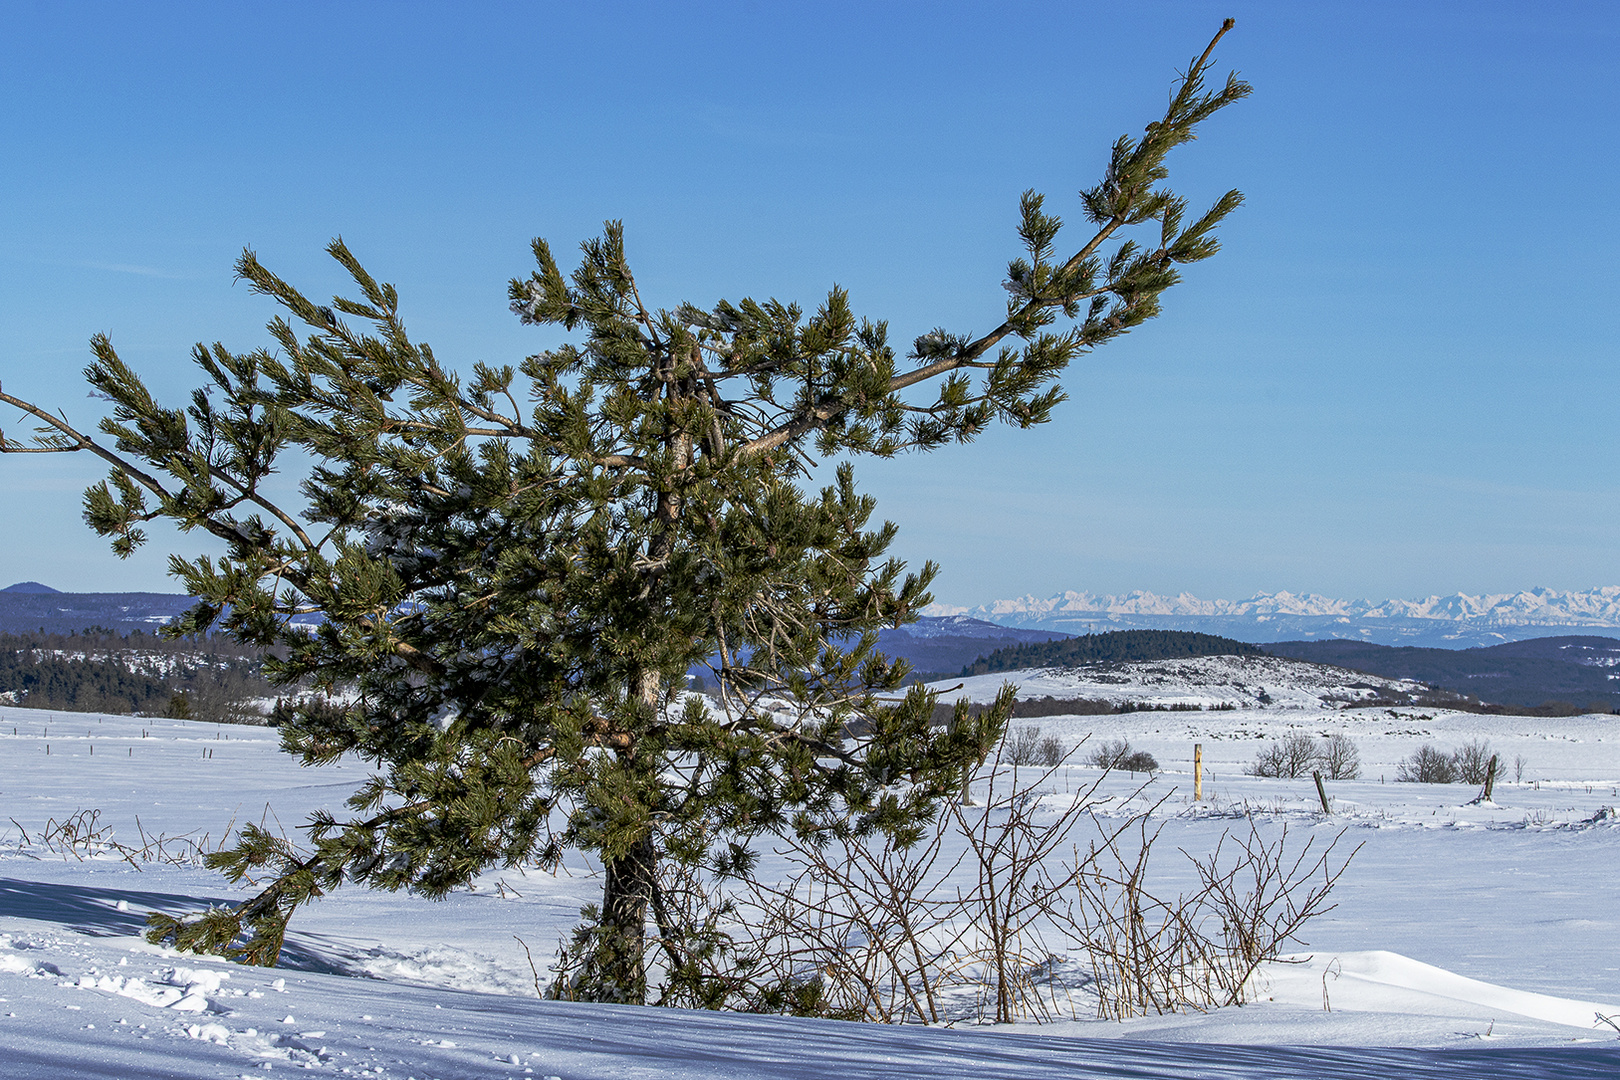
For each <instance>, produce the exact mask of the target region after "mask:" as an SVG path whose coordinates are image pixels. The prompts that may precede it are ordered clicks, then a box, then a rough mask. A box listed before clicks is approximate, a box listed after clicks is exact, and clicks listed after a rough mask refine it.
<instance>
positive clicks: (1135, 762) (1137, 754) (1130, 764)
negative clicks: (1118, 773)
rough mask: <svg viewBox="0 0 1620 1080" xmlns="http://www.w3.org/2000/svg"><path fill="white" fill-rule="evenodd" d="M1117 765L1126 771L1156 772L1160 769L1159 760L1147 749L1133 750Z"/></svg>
mask: <svg viewBox="0 0 1620 1080" xmlns="http://www.w3.org/2000/svg"><path fill="white" fill-rule="evenodd" d="M1117 767H1118V768H1121V769H1124V770H1125V771H1126V772H1133V773H1139V772H1145V773H1156V772H1158V771H1159V761H1158V759H1157V758H1155V757H1154V756H1153V755H1152V754H1150V753H1148V752H1147V751H1146V750H1133V751H1131V752H1130V753H1129V754H1126V755H1125V756H1124V757H1122V758H1120V759H1119V765H1118V766H1117Z"/></svg>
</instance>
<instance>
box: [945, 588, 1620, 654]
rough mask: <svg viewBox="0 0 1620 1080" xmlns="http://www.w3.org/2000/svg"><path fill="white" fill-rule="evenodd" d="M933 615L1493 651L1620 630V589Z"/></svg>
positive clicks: (1037, 602) (1135, 601)
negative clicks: (1506, 644) (1417, 642)
mask: <svg viewBox="0 0 1620 1080" xmlns="http://www.w3.org/2000/svg"><path fill="white" fill-rule="evenodd" d="M925 614H928V615H935V616H944V615H966V616H969V617H972V618H976V619H983V620H986V621H988V622H995V623H1001V624H1003V625H1007V626H1017V627H1039V628H1042V629H1051V630H1063V631H1067V632H1069V633H1085V632H1087V631H1090V630H1112V629H1128V628H1164V629H1178V630H1204V631H1206V632H1210V633H1227V634H1232V633H1237V634H1238V635H1239V636H1242V634H1243V632H1244V631H1245V630H1249V631H1251V632H1250V633H1249V635H1248V636H1249V638H1250V639H1251V640H1271V641H1276V640H1282V639H1283V638H1284V637H1287V636H1291V635H1292V636H1303V637H1326V636H1333V637H1360V638H1363V639H1365V640H1371V641H1383V642H1387V643H1395V642H1400V643H1411V642H1412V640H1413V639H1417V638H1425V639H1438V640H1440V641H1449V642H1453V643H1456V644H1487V643H1491V642H1495V641H1504V640H1515V639H1519V638H1524V637H1534V636H1539V635H1540V634H1542V633H1545V632H1546V631H1547V630H1549V629H1558V630H1562V631H1565V632H1567V631H1568V630H1570V629H1572V628H1586V629H1593V630H1602V629H1620V585H1605V586H1601V587H1599V588H1595V589H1587V590H1584V591H1563V590H1559V589H1543V588H1535V589H1528V590H1523V591H1520V592H1515V593H1487V594H1482V595H1479V596H1470V595H1468V594H1466V593H1454V594H1452V595H1450V596H1428V597H1424V598H1422V599H1418V600H1378V601H1373V600H1341V599H1335V598H1333V597H1329V596H1321V595H1319V594H1317V593H1291V592H1286V591H1285V592H1275V593H1257V594H1256V595H1254V596H1251V597H1249V598H1248V599H1246V600H1204V599H1201V598H1199V597H1196V596H1193V595H1192V594H1191V593H1185V592H1184V593H1179V594H1177V595H1175V596H1160V595H1158V594H1156V593H1151V592H1144V591H1141V590H1138V591H1135V592H1130V593H1125V594H1123V595H1106V594H1098V593H1090V592H1079V591H1073V590H1070V591H1066V592H1062V593H1058V594H1057V595H1055V596H1049V597H1045V598H1041V597H1036V596H1032V595H1031V596H1023V597H1018V598H1015V599H1009V600H996V601H992V602H991V603H988V604H981V605H979V606H978V607H974V608H966V607H961V606H952V605H946V604H934V605H932V606H931V607H929V608H928V609H927V610H926V611H925Z"/></svg>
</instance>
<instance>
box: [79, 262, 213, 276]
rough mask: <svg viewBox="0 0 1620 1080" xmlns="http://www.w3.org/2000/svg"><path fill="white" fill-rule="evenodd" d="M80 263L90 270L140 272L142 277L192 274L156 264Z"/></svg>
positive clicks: (118, 272)
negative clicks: (163, 267) (156, 265)
mask: <svg viewBox="0 0 1620 1080" xmlns="http://www.w3.org/2000/svg"><path fill="white" fill-rule="evenodd" d="M78 265H80V266H82V267H85V268H86V269H89V270H106V271H109V272H110V273H114V274H138V275H139V276H141V277H153V278H167V279H177V278H185V277H190V276H191V275H189V274H178V273H175V272H174V271H173V270H159V269H158V268H157V267H155V266H136V265H135V264H133V263H104V262H81V263H79V264H78Z"/></svg>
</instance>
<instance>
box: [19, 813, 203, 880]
mask: <svg viewBox="0 0 1620 1080" xmlns="http://www.w3.org/2000/svg"><path fill="white" fill-rule="evenodd" d="M10 820H11V823H12V824H13V825H15V826H16V827H17V832H18V834H19V835H20V836H21V839H20V840H19V841H18V845H17V846H18V850H20V851H29V850H33V849H36V848H37V849H39V850H42V851H46V852H49V853H50V854H52V855H60V856H62V858H63V860H64V861H65V860H67V859H76V860H78V861H79V862H83V861H84V860H86V859H94V858H100V857H102V856H107V855H116V856H117V857H119V858H121V859H123V860H124V861H125V862H127V863H129V864H130V865H131V866H133V867H134V868H135V869H136V870H140V869H141V864H142V863H154V862H155V863H164V864H167V865H169V866H201V865H203V858H204V856H206V855H207V854H208V853H209V852H210V851H212V850H213V847H212V846H211V845H210V842H209V841H210V835H209V834H208V833H203V835H202V836H201V837H200V838H199V837H198V836H196V834H195V833H185V834H183V835H180V836H168V835H166V834H158V835H155V836H152V835H148V834H147V832H146V830H145V829H144V828H142V827H141V819H140V818H136V819H135V828H136V830H137V831H138V832H139V833H140V838H141V840H140V844H139V845H129V844H121V843H119V842H118V841H117V840H116V839H114V838H113V829H112V826H110V825H107V824H105V823H103V822H102V820H101V811H100V810H80V811H77V812H76V813H73V814H69V815H68V816H67V817H65V818H63V819H62V820H61V821H57V820H56V819H55V818H48V819H47V820H46V822H45V825H44V827H43V828H42V829H40V830H39V831H38V832H37V833H36V834H34V835H30V834H29V832H28V830H27V829H25V828H23V826H22V825H21V824H20V823H19V822H18V821H17V819H16V818H11V819H10ZM229 833H230V826H229V825H227V826H226V829H225V834H226V835H228V834H229Z"/></svg>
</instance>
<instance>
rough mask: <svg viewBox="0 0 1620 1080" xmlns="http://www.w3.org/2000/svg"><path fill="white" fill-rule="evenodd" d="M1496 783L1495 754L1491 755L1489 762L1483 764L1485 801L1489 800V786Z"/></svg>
mask: <svg viewBox="0 0 1620 1080" xmlns="http://www.w3.org/2000/svg"><path fill="white" fill-rule="evenodd" d="M1495 783H1496V755H1495V754H1492V755H1491V763H1490V764H1489V765H1487V766H1485V801H1486V802H1490V801H1491V787H1492V786H1493V785H1494V784H1495Z"/></svg>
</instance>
